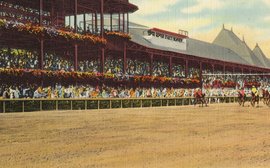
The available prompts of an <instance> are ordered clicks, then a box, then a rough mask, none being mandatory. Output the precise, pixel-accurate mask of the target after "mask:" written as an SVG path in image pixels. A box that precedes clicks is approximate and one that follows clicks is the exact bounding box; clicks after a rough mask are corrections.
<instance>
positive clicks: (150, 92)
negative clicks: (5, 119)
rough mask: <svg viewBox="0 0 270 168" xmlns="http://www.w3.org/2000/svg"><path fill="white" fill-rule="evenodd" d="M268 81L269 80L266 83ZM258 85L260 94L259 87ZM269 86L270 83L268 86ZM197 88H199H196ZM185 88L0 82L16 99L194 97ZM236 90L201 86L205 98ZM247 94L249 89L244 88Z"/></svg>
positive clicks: (4, 94)
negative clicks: (12, 83) (13, 83)
mask: <svg viewBox="0 0 270 168" xmlns="http://www.w3.org/2000/svg"><path fill="white" fill-rule="evenodd" d="M268 84H269V83H268ZM265 88H267V87H259V88H258V90H259V91H260V95H261V96H262V89H265ZM268 88H269V85H268ZM197 89H198V88H197ZM197 89H196V88H193V89H184V88H164V87H151V88H143V87H137V88H129V87H108V86H105V85H103V86H90V85H76V86H75V85H68V86H63V85H61V84H55V85H53V86H46V87H41V86H38V85H34V84H27V85H12V86H11V85H5V84H2V85H0V97H1V98H4V99H18V98H177V97H178V98H181V97H193V96H194V93H195V92H196V90H197ZM238 91H239V89H236V88H203V90H202V92H203V93H205V95H206V96H208V97H231V96H238ZM245 92H246V94H247V95H248V96H250V95H251V89H250V88H245Z"/></svg>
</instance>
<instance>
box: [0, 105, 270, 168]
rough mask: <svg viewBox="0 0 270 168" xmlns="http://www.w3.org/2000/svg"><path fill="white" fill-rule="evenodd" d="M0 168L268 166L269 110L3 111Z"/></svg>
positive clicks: (225, 107) (227, 107) (230, 107)
mask: <svg viewBox="0 0 270 168" xmlns="http://www.w3.org/2000/svg"><path fill="white" fill-rule="evenodd" d="M0 167H1V168H16V167H25V168H26V167H27V168H31V167H35V168H36V167H40V168H44V167H49V168H52V167H60V168H62V167H63V168H69V167H71V168H73V167H74V168H77V167H86V168H103V167H104V168H105V167H115V168H121V167H127V168H130V167H138V168H143V167H145V168H148V167H150V168H152V167H154V168H159V167H160V168H173V167H177V168H178V167H183V168H187V167H195V168H198V167H202V168H204V167H217V168H222V167H224V168H228V167H237V168H238V167H240V168H246V167H250V168H256V167H265V168H267V167H270V108H269V107H260V108H252V107H244V108H240V107H239V106H238V105H237V104H220V105H211V106H210V107H207V108H199V107H193V106H190V107H168V108H152V109H150V108H146V109H115V110H103V111H98V110H94V111H62V112H37V113H16V114H0Z"/></svg>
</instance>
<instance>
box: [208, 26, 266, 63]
mask: <svg viewBox="0 0 270 168" xmlns="http://www.w3.org/2000/svg"><path fill="white" fill-rule="evenodd" d="M213 44H216V45H219V46H221V47H225V48H228V49H231V50H232V51H234V52H235V53H237V55H239V56H240V57H241V58H243V59H244V60H246V61H247V62H248V63H249V64H250V65H253V66H257V67H268V68H269V66H267V65H265V64H264V63H263V62H261V61H260V59H259V58H257V56H256V55H255V54H254V53H253V52H252V50H251V49H250V48H249V47H248V46H247V44H246V42H245V41H244V40H243V41H242V40H240V39H239V38H238V37H237V36H236V35H235V34H234V33H233V31H230V30H226V29H224V28H223V29H222V30H221V31H220V33H219V34H218V36H217V37H216V39H215V40H214V41H213Z"/></svg>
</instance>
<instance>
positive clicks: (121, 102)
mask: <svg viewBox="0 0 270 168" xmlns="http://www.w3.org/2000/svg"><path fill="white" fill-rule="evenodd" d="M120 104H121V108H123V100H122V99H121V101H120Z"/></svg>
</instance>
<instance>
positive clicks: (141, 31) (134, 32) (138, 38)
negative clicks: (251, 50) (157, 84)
mask: <svg viewBox="0 0 270 168" xmlns="http://www.w3.org/2000/svg"><path fill="white" fill-rule="evenodd" d="M147 31H148V29H146V28H145V27H140V28H131V29H130V33H131V37H132V39H131V41H133V42H135V43H137V44H140V45H142V46H145V47H148V48H152V49H157V50H164V51H171V52H175V53H181V54H186V55H192V56H197V57H201V58H207V59H214V60H220V61H225V62H233V63H237V64H246V65H251V64H250V63H249V62H247V61H246V60H245V59H243V58H241V57H240V56H239V55H237V54H236V53H235V52H234V51H232V50H230V49H228V48H225V47H221V46H218V45H215V44H212V43H207V42H204V41H200V40H195V39H192V38H187V39H186V40H187V50H186V51H184V50H178V49H173V48H167V47H164V46H157V45H154V44H152V43H150V42H149V41H147V40H146V39H145V38H144V37H143V36H144V35H145V34H146V32H147Z"/></svg>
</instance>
